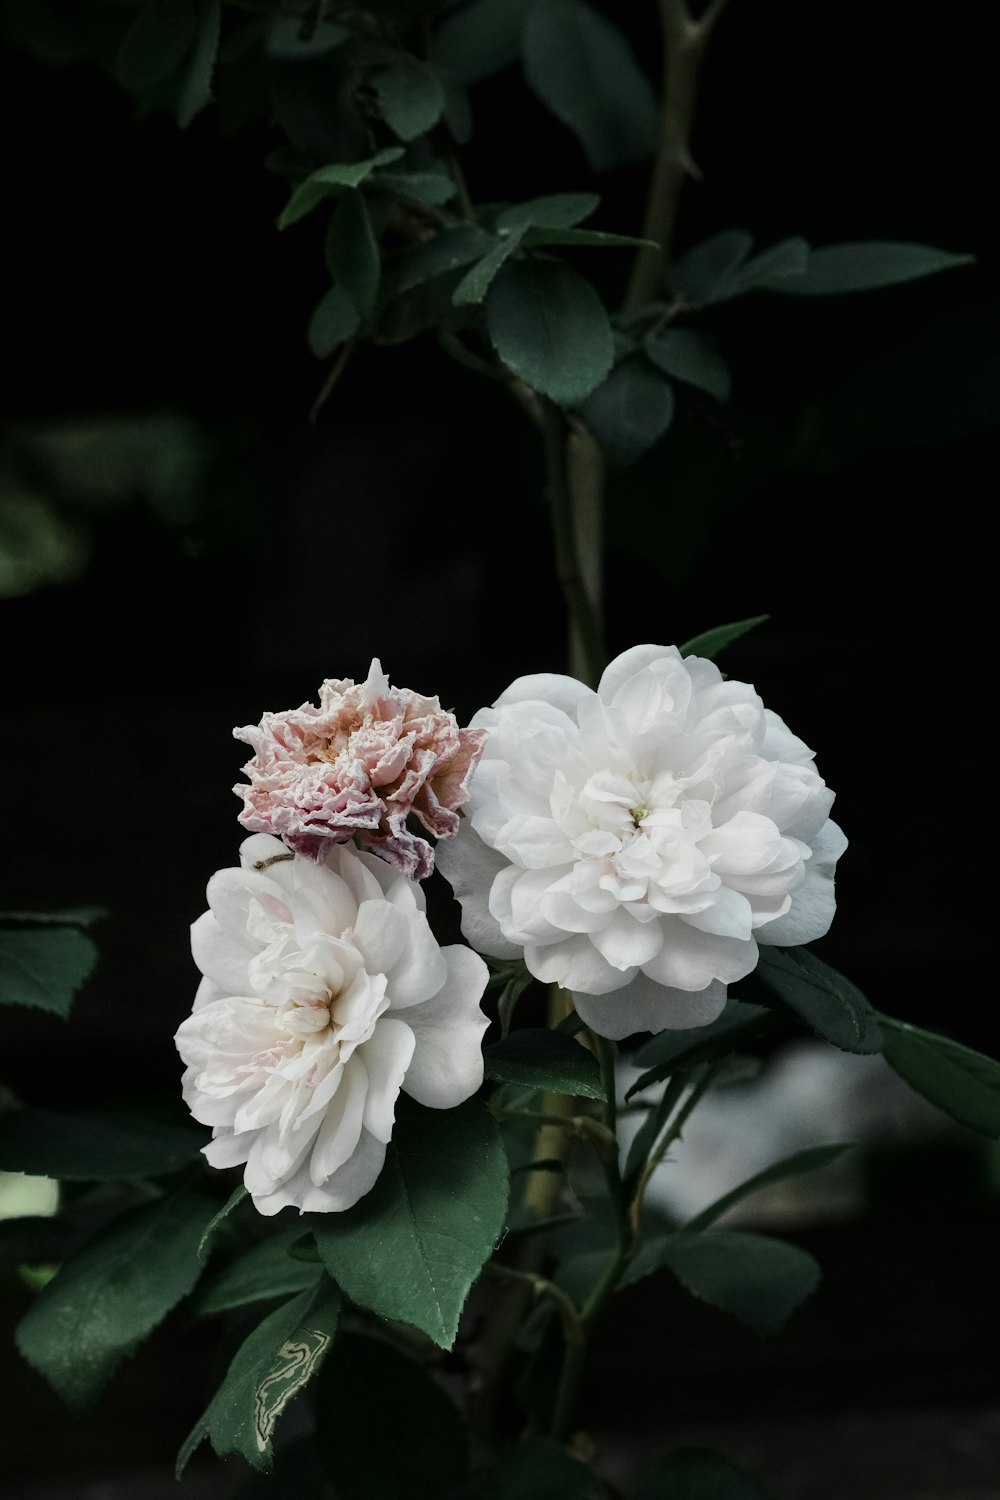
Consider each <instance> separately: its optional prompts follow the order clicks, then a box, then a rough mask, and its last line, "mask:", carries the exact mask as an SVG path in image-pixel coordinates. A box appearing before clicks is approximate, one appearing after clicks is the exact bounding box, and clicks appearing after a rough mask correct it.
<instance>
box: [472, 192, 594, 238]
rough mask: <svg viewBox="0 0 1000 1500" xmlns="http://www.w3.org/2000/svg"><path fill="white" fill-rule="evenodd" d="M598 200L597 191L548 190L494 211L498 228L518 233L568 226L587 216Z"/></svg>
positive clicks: (567, 227)
mask: <svg viewBox="0 0 1000 1500" xmlns="http://www.w3.org/2000/svg"><path fill="white" fill-rule="evenodd" d="M600 202H601V199H600V196H599V194H597V193H549V194H547V195H546V197H544V198H529V199H528V201H527V202H526V203H512V204H511V205H510V206H509V207H508V208H504V209H501V211H500V213H498V214H497V220H496V224H497V229H499V230H506V231H507V232H508V233H509V234H521V233H523V231H524V230H526V229H570V228H572V227H573V225H575V224H579V223H580V221H581V219H589V218H590V216H591V214H592V213H593V212H594V210H595V209H596V208H598V207H599V205H600Z"/></svg>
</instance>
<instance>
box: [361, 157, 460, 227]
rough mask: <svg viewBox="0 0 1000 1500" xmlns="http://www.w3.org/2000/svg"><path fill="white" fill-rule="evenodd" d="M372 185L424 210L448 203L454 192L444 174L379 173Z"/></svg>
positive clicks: (448, 178)
mask: <svg viewBox="0 0 1000 1500" xmlns="http://www.w3.org/2000/svg"><path fill="white" fill-rule="evenodd" d="M372 184H373V186H375V187H380V188H387V189H388V190H389V192H392V193H395V194H396V195H397V196H398V197H400V198H410V199H412V201H413V202H414V203H422V204H424V206H425V207H426V208H440V207H441V205H442V204H444V203H450V202H451V200H452V198H454V196H455V192H456V188H455V184H454V182H453V181H452V180H451V178H450V177H449V176H448V175H447V174H446V173H445V172H379V173H378V174H377V175H376V176H375V177H374V178H373V179H372ZM432 243H433V242H432Z"/></svg>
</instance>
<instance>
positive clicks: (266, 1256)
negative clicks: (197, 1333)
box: [194, 1224, 321, 1314]
mask: <svg viewBox="0 0 1000 1500" xmlns="http://www.w3.org/2000/svg"><path fill="white" fill-rule="evenodd" d="M301 1238H302V1226H301V1224H296V1225H294V1226H293V1227H292V1228H291V1229H287V1230H284V1231H283V1232H282V1233H280V1234H276V1235H272V1236H271V1238H270V1239H266V1240H263V1241H262V1242H261V1243H260V1244H259V1245H253V1246H252V1247H251V1248H250V1249H249V1250H246V1251H244V1253H243V1254H242V1255H240V1256H238V1257H237V1259H236V1260H234V1261H233V1262H232V1264H231V1265H228V1266H225V1267H224V1268H223V1269H222V1270H221V1271H218V1272H216V1274H215V1275H214V1276H211V1277H209V1278H206V1280H205V1281H204V1282H203V1283H202V1285H201V1286H200V1287H199V1289H198V1292H197V1295H196V1297H195V1301H194V1310H195V1311H196V1312H198V1313H202V1314H208V1313H221V1312H228V1311H229V1310H230V1309H231V1308H234V1307H245V1306H246V1304H247V1303H249V1302H264V1301H266V1300H268V1299H269V1298H271V1297H288V1296H291V1294H292V1293H293V1292H304V1291H307V1290H308V1288H309V1287H312V1286H315V1285H316V1282H317V1281H318V1280H319V1277H320V1275H321V1269H320V1267H319V1266H318V1265H317V1264H316V1262H315V1261H313V1262H312V1263H311V1264H310V1262H308V1261H304V1260H296V1259H295V1258H294V1257H293V1256H292V1255H290V1254H289V1251H290V1250H291V1247H292V1246H293V1245H294V1244H295V1243H296V1242H297V1241H298V1240H300V1239H301Z"/></svg>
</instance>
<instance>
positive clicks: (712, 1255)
mask: <svg viewBox="0 0 1000 1500" xmlns="http://www.w3.org/2000/svg"><path fill="white" fill-rule="evenodd" d="M654 1246H655V1254H656V1258H657V1260H658V1262H659V1264H660V1265H661V1266H665V1267H666V1268H667V1270H669V1271H672V1272H673V1274H674V1275H675V1276H676V1277H677V1279H678V1281H679V1282H680V1283H681V1285H682V1286H684V1287H685V1288H686V1289H687V1290H688V1291H689V1292H690V1293H691V1294H692V1296H694V1297H698V1298H700V1300H701V1301H702V1302H709V1303H711V1304H712V1306H713V1307H719V1308H721V1309H722V1310H723V1312H727V1313H731V1314H732V1316H733V1317H734V1318H738V1319H739V1321H740V1322H741V1323H745V1324H746V1325H747V1327H748V1328H752V1329H753V1330H754V1332H755V1333H760V1334H764V1335H769V1334H774V1333H779V1332H780V1331H781V1329H782V1328H784V1326H785V1324H786V1323H787V1322H788V1319H789V1318H790V1317H791V1315H792V1313H793V1312H794V1311H795V1309H796V1308H797V1307H798V1306H799V1304H800V1303H802V1302H804V1301H805V1299H806V1298H807V1297H808V1296H809V1295H810V1293H812V1292H814V1291H815V1290H816V1287H817V1286H818V1285H819V1278H820V1270H819V1266H818V1265H817V1263H816V1261H815V1260H814V1259H813V1257H812V1256H811V1255H809V1254H807V1252H806V1251H805V1250H800V1249H799V1247H798V1246H797V1245H789V1244H786V1242H785V1241H784V1240H774V1239H771V1238H770V1236H768V1235H763V1234H747V1233H746V1232H744V1231H743V1230H737V1229H713V1230H711V1231H710V1232H709V1233H708V1234H688V1233H687V1231H686V1230H682V1231H681V1232H680V1233H679V1234H672V1235H667V1236H666V1237H664V1238H663V1239H662V1240H659V1241H651V1242H649V1248H650V1250H653V1248H654Z"/></svg>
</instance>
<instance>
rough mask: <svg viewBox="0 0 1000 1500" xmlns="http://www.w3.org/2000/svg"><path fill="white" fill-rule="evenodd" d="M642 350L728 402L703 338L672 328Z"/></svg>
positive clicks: (718, 361) (718, 364)
mask: <svg viewBox="0 0 1000 1500" xmlns="http://www.w3.org/2000/svg"><path fill="white" fill-rule="evenodd" d="M643 348H644V349H645V351H646V355H647V357H648V358H649V359H651V360H652V361H653V364H654V365H655V366H656V367H657V369H658V370H662V371H663V373H664V375H669V376H671V378H672V379H674V380H682V381H683V382H684V384H685V385H693V386H695V387H697V389H698V390H700V391H705V392H706V394H707V395H709V396H714V398H715V400H716V401H719V402H721V403H725V402H726V401H728V400H729V395H730V389H731V385H732V382H731V379H730V374H729V366H728V365H727V364H726V362H725V360H724V359H723V358H722V356H721V354H719V353H718V351H717V350H716V348H715V346H714V345H713V344H712V343H711V342H710V341H709V340H708V339H707V338H705V337H704V336H703V335H702V334H700V333H692V332H691V331H690V330H689V329H687V328H672V329H668V330H667V331H666V332H665V333H657V334H654V335H653V336H652V338H649V339H647V340H646V342H645V344H644V345H643ZM758 619H766V616H758ZM748 628H749V627H748ZM702 654H704V653H702Z"/></svg>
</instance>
